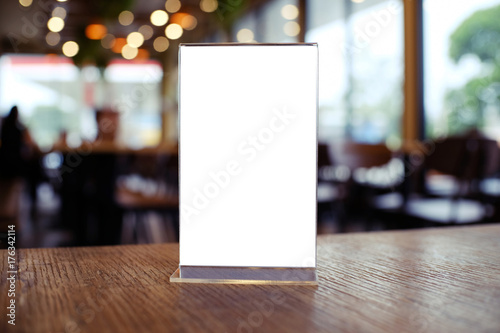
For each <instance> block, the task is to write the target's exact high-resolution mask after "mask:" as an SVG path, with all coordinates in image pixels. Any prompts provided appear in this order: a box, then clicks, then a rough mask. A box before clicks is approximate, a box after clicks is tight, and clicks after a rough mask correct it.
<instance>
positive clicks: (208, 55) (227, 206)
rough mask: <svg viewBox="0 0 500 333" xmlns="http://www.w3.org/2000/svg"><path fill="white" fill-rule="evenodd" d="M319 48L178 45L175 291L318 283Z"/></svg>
mask: <svg viewBox="0 0 500 333" xmlns="http://www.w3.org/2000/svg"><path fill="white" fill-rule="evenodd" d="M317 111H318V48H317V44H314V43H312V44H306V43H298V44H293V43H286V44H254V43H251V44H232V43H229V44H181V45H180V48H179V167H180V169H179V204H180V207H179V216H180V249H179V252H180V253H179V268H178V269H177V270H176V271H175V272H174V274H173V275H172V276H171V277H170V282H174V283H219V284H271V285H278V284H283V285H291V284H293V285H317V283H318V282H317V281H318V279H317V275H316V191H317V184H316V183H317V144H318V143H317Z"/></svg>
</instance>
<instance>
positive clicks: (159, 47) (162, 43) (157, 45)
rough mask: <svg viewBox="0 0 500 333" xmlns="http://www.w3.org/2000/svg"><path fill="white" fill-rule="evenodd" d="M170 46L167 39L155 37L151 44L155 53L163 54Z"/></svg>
mask: <svg viewBox="0 0 500 333" xmlns="http://www.w3.org/2000/svg"><path fill="white" fill-rule="evenodd" d="M169 45H170V43H169V41H168V39H167V38H166V37H163V36H159V37H156V38H155V40H154V42H153V47H154V49H155V51H156V52H165V51H166V50H167V49H168V46H169Z"/></svg>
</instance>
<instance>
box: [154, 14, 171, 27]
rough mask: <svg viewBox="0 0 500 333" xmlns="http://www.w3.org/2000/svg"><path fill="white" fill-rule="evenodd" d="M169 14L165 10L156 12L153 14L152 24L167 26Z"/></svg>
mask: <svg viewBox="0 0 500 333" xmlns="http://www.w3.org/2000/svg"><path fill="white" fill-rule="evenodd" d="M167 21H168V14H167V12H166V11H164V10H155V11H154V12H152V13H151V23H153V24H154V25H156V26H158V27H160V26H162V25H165V24H167Z"/></svg>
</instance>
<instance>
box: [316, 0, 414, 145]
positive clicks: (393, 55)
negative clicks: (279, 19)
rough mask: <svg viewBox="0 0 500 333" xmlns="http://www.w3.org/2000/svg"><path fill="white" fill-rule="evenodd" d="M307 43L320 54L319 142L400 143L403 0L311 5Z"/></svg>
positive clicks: (318, 2)
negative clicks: (317, 49) (310, 43)
mask: <svg viewBox="0 0 500 333" xmlns="http://www.w3.org/2000/svg"><path fill="white" fill-rule="evenodd" d="M308 3H309V7H308V13H309V15H308V17H307V21H308V22H309V27H310V28H309V30H308V31H307V33H306V41H308V42H317V43H318V45H319V52H320V73H319V80H320V84H319V86H320V88H319V89H320V91H319V102H320V114H319V117H320V120H319V138H320V140H323V141H329V140H334V139H336V138H341V137H347V138H351V139H353V140H355V141H359V142H367V143H380V142H385V141H389V142H394V141H399V140H400V117H401V114H402V111H403V75H404V63H403V61H404V59H403V54H404V44H403V10H402V9H403V8H402V3H401V1H380V0H372V1H368V0H367V1H356V2H354V1H350V0H349V1H331V2H324V1H320V0H312V1H309V2H308Z"/></svg>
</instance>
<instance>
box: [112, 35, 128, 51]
mask: <svg viewBox="0 0 500 333" xmlns="http://www.w3.org/2000/svg"><path fill="white" fill-rule="evenodd" d="M126 44H127V40H126V39H125V38H121V37H120V38H116V39H115V44H114V45H113V46H112V47H111V51H113V52H115V53H122V48H123V47H124V46H125V45H126Z"/></svg>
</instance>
